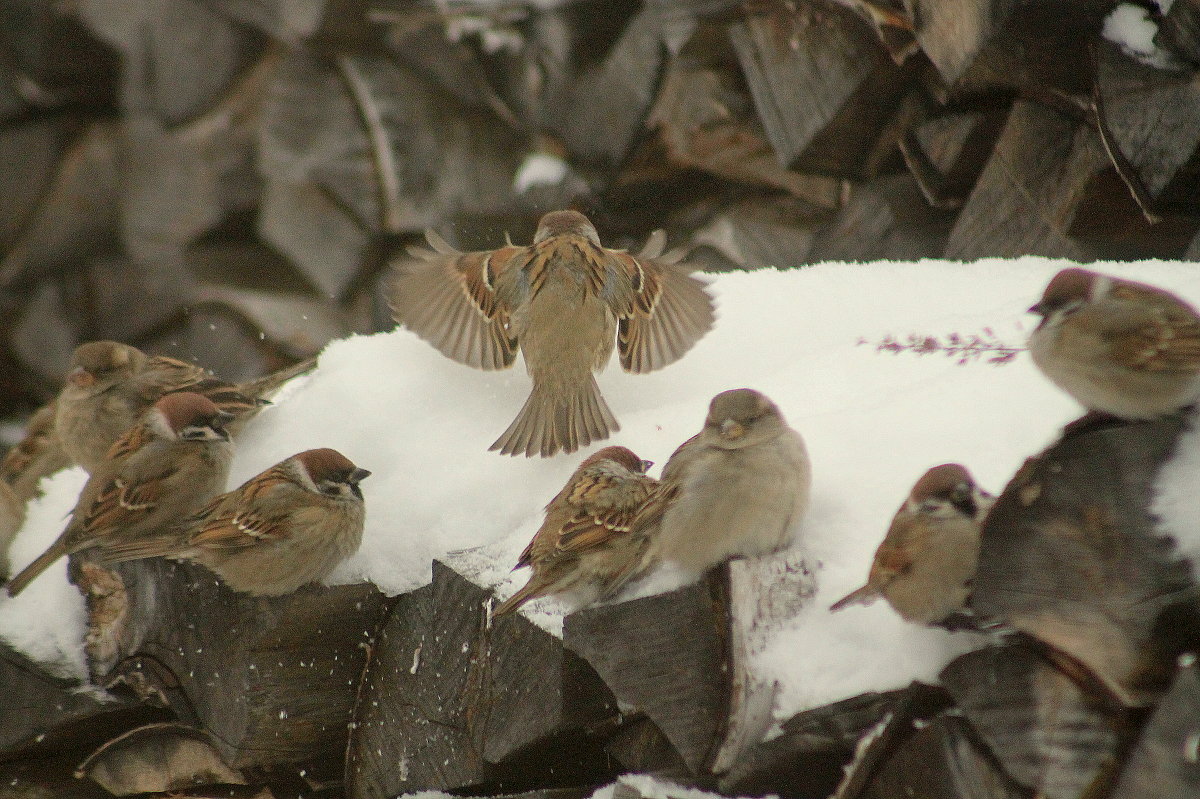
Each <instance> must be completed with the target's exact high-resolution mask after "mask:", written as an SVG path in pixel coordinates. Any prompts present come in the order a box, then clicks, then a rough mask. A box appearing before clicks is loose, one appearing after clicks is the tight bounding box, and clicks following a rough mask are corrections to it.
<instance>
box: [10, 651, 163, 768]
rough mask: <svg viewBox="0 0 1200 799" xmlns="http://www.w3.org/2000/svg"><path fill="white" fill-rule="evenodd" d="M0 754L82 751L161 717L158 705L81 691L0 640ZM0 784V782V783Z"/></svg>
mask: <svg viewBox="0 0 1200 799" xmlns="http://www.w3.org/2000/svg"><path fill="white" fill-rule="evenodd" d="M0 696H4V697H5V707H4V712H3V713H0V760H9V759H14V758H17V757H29V756H34V755H36V756H40V757H44V756H45V755H46V754H47V753H54V752H68V753H78V754H77V755H73V756H76V757H77V759H76V761H75V762H78V759H81V758H82V754H83V753H84V752H86V751H88V750H90V749H94V748H95V747H97V746H99V745H100V744H102V743H104V741H106V740H108V739H109V738H111V737H113V736H114V735H117V734H119V733H121V732H123V731H125V730H127V729H129V728H131V727H135V726H138V725H141V724H147V723H149V722H153V721H161V720H163V719H164V718H166V717H168V716H169V713H167V712H166V711H164V710H163V709H162V708H154V707H149V706H147V705H144V704H141V703H138V702H135V701H132V700H131V699H130V698H129V697H128V696H122V695H113V696H110V697H102V696H101V695H99V694H98V693H91V692H86V691H80V690H79V685H78V684H77V683H76V682H75V681H73V680H67V679H62V678H56V677H52V676H50V675H49V674H46V673H45V672H44V671H43V670H42V669H41V667H40V666H38V664H36V663H34V662H33V661H31V660H29V659H28V658H27V657H25V656H24V655H22V654H20V653H18V652H16V651H15V650H13V649H12V648H11V647H9V646H8V645H7V644H4V643H0ZM0 784H2V783H0Z"/></svg>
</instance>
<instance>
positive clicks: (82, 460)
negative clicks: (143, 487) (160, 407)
mask: <svg viewBox="0 0 1200 799" xmlns="http://www.w3.org/2000/svg"><path fill="white" fill-rule="evenodd" d="M314 363H315V362H314V361H312V360H308V361H304V362H301V363H300V364H297V365H296V366H293V367H289V368H287V369H284V370H281V371H279V372H276V373H274V374H271V375H267V376H266V377H262V378H259V379H257V380H252V381H249V382H247V383H243V384H240V385H234V384H232V383H229V382H226V381H224V380H221V379H220V378H218V377H216V376H214V375H213V374H212V373H211V372H209V371H208V370H206V369H203V368H201V367H199V366H196V365H195V364H190V363H184V362H183V361H177V360H175V359H174V358H168V357H166V356H162V355H155V356H150V355H147V354H146V353H144V352H142V351H141V350H139V349H138V348H136V347H132V346H130V345H128V344H121V343H118V342H116V341H92V342H88V343H87V344H81V345H80V346H79V347H77V348H76V349H75V353H74V355H73V356H72V358H71V366H72V369H71V371H70V373H68V374H67V382H66V385H65V386H63V389H62V391H61V392H60V393H59V395H58V399H57V400H56V405H57V411H56V413H55V417H54V427H55V432H56V434H57V436H58V438H59V440H60V441H61V442H62V447H63V449H64V450H65V451H66V453H67V455H68V456H69V457H70V458H71V460H72V462H74V463H78V464H79V465H80V466H82V467H83V468H84V469H86V470H87V471H88V473H91V472H92V470H93V469H94V468H96V467H98V466H99V465H100V464H101V463H102V462H103V461H104V458H105V454H106V453H107V452H108V448H109V447H110V446H112V443H113V442H114V441H116V440H117V438H118V437H119V436H120V435H121V434H122V433H124V432H125V430H127V429H128V428H129V426H130V425H132V424H133V423H134V422H135V421H137V419H138V417H140V416H141V414H142V412H143V411H145V410H146V409H147V408H149V407H150V406H151V405H153V404H154V402H155V401H156V400H157V399H158V398H159V397H161V396H163V395H164V394H170V393H172V392H175V391H191V392H195V393H197V394H203V395H204V396H206V397H208V398H209V399H210V400H212V401H213V402H214V403H216V405H217V407H218V408H220V409H221V410H223V411H226V412H228V413H231V414H233V415H234V416H235V417H236V420H237V423H238V424H240V423H243V422H245V421H246V420H247V419H248V418H249V417H250V416H252V415H253V414H254V413H255V412H256V411H257V410H259V409H260V408H261V407H262V406H264V405H268V404H270V403H268V402H267V401H266V399H265V397H266V396H267V395H269V394H271V393H272V392H274V391H275V390H276V389H277V388H279V386H281V385H282V384H283V383H284V382H286V381H287V380H290V379H291V378H293V377H295V376H296V375H299V374H302V373H303V372H305V371H308V370H310V369H311V368H312V367H313V365H314ZM232 429H233V432H237V425H236V424H235V425H233V426H232Z"/></svg>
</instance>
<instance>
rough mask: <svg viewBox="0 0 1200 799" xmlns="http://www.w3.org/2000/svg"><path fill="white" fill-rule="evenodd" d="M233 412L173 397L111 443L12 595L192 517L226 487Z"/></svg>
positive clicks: (182, 395)
mask: <svg viewBox="0 0 1200 799" xmlns="http://www.w3.org/2000/svg"><path fill="white" fill-rule="evenodd" d="M230 418H231V416H230V414H228V413H226V412H225V411H222V410H220V409H219V408H218V407H217V406H216V405H214V404H213V403H212V401H211V400H209V399H208V398H206V397H203V396H201V395H199V394H194V393H191V392H179V393H175V394H168V395H166V396H164V397H162V398H161V399H160V400H158V402H156V403H155V404H154V407H153V408H152V409H151V410H150V411H148V412H147V413H146V414H145V415H144V416H143V418H142V421H141V422H139V423H138V424H136V425H135V426H133V427H132V428H130V429H129V430H128V431H126V433H125V435H123V436H122V437H121V438H120V440H118V441H117V443H115V444H113V446H112V449H110V450H109V452H108V458H107V459H106V460H105V462H104V463H102V464H100V466H99V467H98V468H97V469H96V470H95V471H94V472H92V475H91V477H90V478H89V479H88V481H87V484H86V485H84V487H83V491H82V492H81V493H80V495H79V500H78V502H76V504H75V509H74V510H73V511H72V512H71V521H70V522H69V523H68V524H67V527H66V529H65V530H63V532H62V535H60V536H59V537H58V540H57V541H55V542H54V543H53V544H52V545H51V546H50V548H49V549H47V550H46V551H45V552H44V553H42V554H41V555H40V556H38V558H37V559H36V560H34V561H33V563H31V564H29V565H28V566H26V567H25V569H24V570H23V571H22V572H21V573H20V574H18V575H17V576H16V577H14V578H13V579H12V580H11V581H10V582H9V584H8V593H9V595H10V596H16V595H17V594H19V593H20V592H21V591H22V589H24V588H25V586H27V585H28V584H29V583H30V582H32V581H33V580H34V578H36V577H37V576H38V575H39V574H41V573H42V572H43V571H45V570H46V568H47V567H48V566H50V564H52V563H54V561H56V560H58V559H59V558H60V557H62V556H63V555H68V554H71V553H75V552H82V551H85V550H86V551H87V552H88V558H89V559H90V560H96V561H101V562H102V561H103V560H104V551H105V549H106V548H108V547H110V546H116V545H118V544H121V543H123V542H128V541H131V540H136V539H137V538H139V537H142V536H146V535H153V534H154V533H157V532H160V531H161V530H163V529H165V528H166V527H168V526H169V525H172V524H175V523H177V522H178V521H179V520H180V519H183V518H184V517H186V516H187V515H189V514H191V513H194V512H195V511H196V509H197V508H199V507H200V506H201V505H203V504H204V503H205V502H207V501H208V500H209V498H211V497H212V496H213V495H215V494H216V493H217V492H218V491H220V490H221V488H222V487H223V486H224V484H225V479H226V477H227V475H228V473H229V462H230V460H231V459H232V458H233V445H232V444H231V443H230V441H229V434H228V433H227V432H226V431H225V424H226V423H227V422H228V421H229V420H230Z"/></svg>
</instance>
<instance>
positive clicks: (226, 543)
mask: <svg viewBox="0 0 1200 799" xmlns="http://www.w3.org/2000/svg"><path fill="white" fill-rule="evenodd" d="M370 474H371V473H370V472H368V471H367V470H366V469H360V468H358V467H357V466H355V465H354V464H353V463H351V462H350V460H349V459H348V458H346V456H345V455H343V454H342V453H340V452H338V451H337V450H334V449H310V450H305V451H304V452H301V453H298V454H296V455H293V456H292V457H290V458H288V459H287V460H284V461H282V462H280V463H277V464H275V465H274V466H272V467H271V468H270V469H267V470H266V471H265V472H261V473H260V474H257V475H255V476H254V477H251V478H250V479H249V480H247V481H246V482H245V483H242V485H240V486H239V487H237V488H235V489H234V490H233V491H229V492H227V493H225V494H221V495H220V496H219V497H216V498H215V499H213V500H212V501H211V502H209V503H208V504H207V505H206V506H205V507H204V508H203V509H201V510H200V511H199V512H198V513H196V514H195V516H193V517H192V518H191V519H189V520H187V521H186V523H185V524H184V525H183V526H181V527H180V528H179V530H178V533H177V534H167V535H162V536H156V537H152V538H144V539H138V540H130V541H127V542H124V543H122V544H120V545H118V546H115V547H112V548H110V549H109V550H107V551H106V552H105V559H106V561H107V562H109V563H113V562H117V561H124V560H135V559H137V558H150V557H172V558H186V559H188V560H193V561H195V562H197V563H200V564H203V565H204V566H206V567H208V568H209V569H210V570H212V571H213V572H215V573H216V574H217V575H218V576H219V577H220V578H221V579H222V580H223V581H224V582H225V584H226V585H228V586H229V587H230V588H232V589H233V590H234V591H242V592H244V593H247V594H254V595H257V596H280V595H282V594H289V593H291V592H292V591H295V590H296V589H297V588H299V587H300V586H302V585H307V584H308V583H312V582H316V581H318V580H321V579H323V578H324V577H326V576H328V574H329V573H330V572H331V571H333V568H334V567H335V566H337V565H338V564H339V563H341V562H342V561H343V560H345V559H346V558H347V557H349V556H350V555H352V554H353V553H354V552H355V550H357V549H358V545H359V543H361V542H362V534H363V521H364V518H365V513H364V507H363V496H362V491H361V490H359V487H358V483H359V481H360V480H362V479H363V478H365V477H367V476H368V475H370Z"/></svg>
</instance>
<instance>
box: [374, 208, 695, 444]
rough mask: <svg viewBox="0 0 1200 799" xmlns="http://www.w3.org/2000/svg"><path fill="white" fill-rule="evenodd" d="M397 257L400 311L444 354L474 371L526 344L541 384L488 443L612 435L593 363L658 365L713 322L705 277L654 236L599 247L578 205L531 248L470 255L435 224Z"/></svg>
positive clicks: (546, 226)
mask: <svg viewBox="0 0 1200 799" xmlns="http://www.w3.org/2000/svg"><path fill="white" fill-rule="evenodd" d="M426 235H427V238H428V240H429V243H430V245H431V246H432V247H433V249H434V252H429V251H427V250H421V249H414V250H412V251H411V253H412V255H413V258H410V259H408V260H406V261H403V262H400V263H398V264H397V265H396V270H397V276H396V279H395V282H394V284H393V287H392V291H391V297H390V299H391V307H392V312H393V316H394V317H395V319H396V321H397V322H399V323H401V324H403V325H404V326H406V327H408V328H409V329H410V330H412V331H413V332H414V333H416V334H417V335H418V336H420V337H421V338H423V339H425V340H426V341H428V342H429V343H430V344H432V345H433V346H434V347H436V348H437V349H438V350H439V351H441V352H442V354H443V355H446V356H447V357H449V358H452V359H454V360H456V361H459V362H460V363H464V364H467V365H468V366H474V367H476V368H477V369H505V368H507V367H509V366H512V364H513V361H514V360H515V359H516V356H517V350H518V349H520V350H521V351H522V353H523V354H524V358H525V367H526V369H527V370H528V372H529V375H530V377H531V378H532V379H533V390H532V391H531V392H530V395H529V399H528V400H526V402H525V405H524V407H523V408H522V409H521V412H520V413H519V414H518V416H517V418H516V419H515V420H514V421H513V423H512V424H511V425H510V426H509V428H508V429H507V430H506V431H505V432H504V433H503V435H501V436H500V438H499V439H498V440H497V441H496V442H495V443H494V444H492V446H491V449H493V450H497V449H498V450H499V451H500V452H501V454H504V455H518V454H524V455H526V456H533V455H541V456H543V457H548V456H550V455H554V454H555V453H557V452H559V451H560V450H561V451H563V452H574V451H575V450H576V449H578V448H579V447H580V446H584V445H587V444H590V443H591V442H593V441H598V440H601V439H604V438H607V437H608V436H609V435H610V434H611V433H612V432H613V431H615V430H617V429H618V425H617V420H616V418H615V417H614V416H613V414H612V411H611V410H610V409H609V407H608V404H607V403H605V401H604V398H603V397H602V396H600V389H599V386H597V385H596V379H595V377H593V375H592V373H593V372H596V371H599V370H600V369H602V368H603V367H604V366H605V364H607V363H608V360H609V358H610V356H611V355H612V351H613V346H614V339H615V344H616V348H617V350H618V353H619V354H620V358H621V366H622V367H623V368H624V369H625V370H626V371H628V372H650V371H653V370H655V369H659V368H661V367H664V366H666V365H668V364H671V363H674V362H675V361H676V360H678V359H679V358H681V357H682V356H683V355H684V353H686V352H687V351H688V350H689V349H691V348H692V346H693V345H694V344H695V343H696V342H697V341H698V340H699V339H700V338H701V337H702V336H703V335H704V334H705V333H707V332H708V330H709V329H710V328H711V327H712V324H713V320H714V318H715V313H714V310H713V302H712V298H711V297H710V296H709V295H708V293H707V291H705V288H704V284H703V283H702V282H701V281H700V280H698V279H696V278H695V277H692V276H691V275H690V274H689V272H690V271H691V270H689V269H688V268H687V267H686V266H683V265H681V264H679V263H678V261H679V256H677V255H674V254H667V255H663V254H662V247H663V243H664V241H665V237H664V236H662V235H661V234H659V233H656V234H655V235H653V236H651V238H650V241H649V242H647V245H646V247H645V248H644V249H643V250H642V252H641V253H639V254H638V255H636V256H634V255H631V254H629V253H627V252H625V251H624V250H610V249H608V248H606V247H602V246H601V245H600V238H599V236H598V235H597V233H596V228H595V227H593V226H592V223H591V222H590V221H588V219H587V217H585V216H584V215H583V214H580V213H577V212H575V211H553V212H551V213H548V214H546V215H545V216H543V217H542V219H541V221H540V222H539V223H538V229H537V233H536V234H535V236H534V238H533V243H532V244H531V245H529V246H528V247H517V246H512V245H510V246H507V247H501V248H500V249H498V250H493V251H490V252H487V251H485V252H470V253H462V252H458V251H457V250H454V249H453V248H451V247H450V246H449V245H447V244H446V243H445V242H444V241H442V240H441V238H440V237H438V236H437V235H436V234H434V233H432V231H431V232H429V233H427V234H426Z"/></svg>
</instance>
